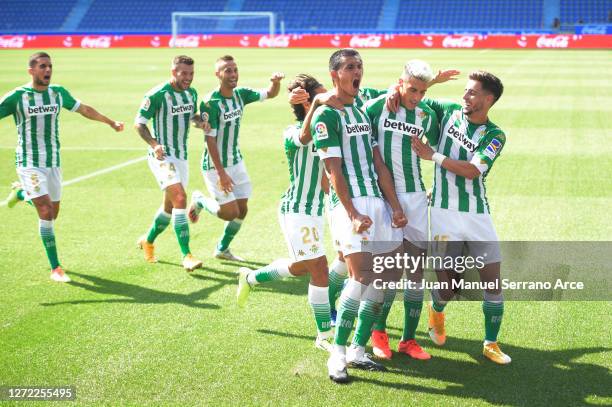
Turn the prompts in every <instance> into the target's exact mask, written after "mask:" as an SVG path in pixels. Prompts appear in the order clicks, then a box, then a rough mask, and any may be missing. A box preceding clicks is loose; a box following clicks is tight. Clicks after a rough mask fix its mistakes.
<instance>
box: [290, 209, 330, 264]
mask: <svg viewBox="0 0 612 407" xmlns="http://www.w3.org/2000/svg"><path fill="white" fill-rule="evenodd" d="M278 222H279V223H280V226H281V229H282V230H283V235H285V241H286V242H287V248H288V249H289V255H290V256H291V258H292V259H293V261H296V262H297V261H302V260H310V259H316V258H319V257H322V256H325V242H324V241H323V236H324V235H323V233H324V232H325V221H324V220H323V217H322V216H310V215H303V214H300V213H281V211H280V210H279V211H278Z"/></svg>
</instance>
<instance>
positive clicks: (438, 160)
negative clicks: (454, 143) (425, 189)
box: [431, 153, 446, 167]
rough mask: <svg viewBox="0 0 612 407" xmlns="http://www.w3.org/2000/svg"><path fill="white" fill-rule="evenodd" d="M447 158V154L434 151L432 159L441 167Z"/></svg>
mask: <svg viewBox="0 0 612 407" xmlns="http://www.w3.org/2000/svg"><path fill="white" fill-rule="evenodd" d="M445 158H446V156H445V155H444V154H440V153H433V155H432V156H431V159H432V161H434V162H435V163H436V164H438V165H439V166H440V167H442V161H444V159H445Z"/></svg>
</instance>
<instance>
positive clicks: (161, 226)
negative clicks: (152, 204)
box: [147, 208, 172, 243]
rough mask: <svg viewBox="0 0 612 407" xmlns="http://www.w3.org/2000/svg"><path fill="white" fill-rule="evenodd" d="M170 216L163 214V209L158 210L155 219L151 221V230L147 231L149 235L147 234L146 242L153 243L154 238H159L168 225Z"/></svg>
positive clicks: (166, 213)
mask: <svg viewBox="0 0 612 407" xmlns="http://www.w3.org/2000/svg"><path fill="white" fill-rule="evenodd" d="M171 217H172V215H170V214H169V213H168V212H165V211H164V209H163V208H159V210H158V211H157V213H156V214H155V218H154V219H153V223H152V224H151V228H150V229H149V233H148V234H147V242H149V243H153V242H154V241H155V238H157V236H159V234H160V233H161V232H163V231H164V230H166V228H167V227H168V225H169V224H170V218H171Z"/></svg>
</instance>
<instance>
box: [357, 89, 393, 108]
mask: <svg viewBox="0 0 612 407" xmlns="http://www.w3.org/2000/svg"><path fill="white" fill-rule="evenodd" d="M385 94H387V90H386V89H383V90H378V89H374V88H359V93H357V96H355V105H356V106H357V107H358V108H360V109H361V110H364V107H363V105H365V104H366V102H367V101H368V100H372V99H376V98H377V97H379V96H381V95H385Z"/></svg>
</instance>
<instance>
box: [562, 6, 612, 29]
mask: <svg viewBox="0 0 612 407" xmlns="http://www.w3.org/2000/svg"><path fill="white" fill-rule="evenodd" d="M611 11H612V0H580V1H575V0H561V16H560V19H561V23H562V24H576V23H579V22H582V23H584V24H605V23H608V14H609V13H610V12H611Z"/></svg>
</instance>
